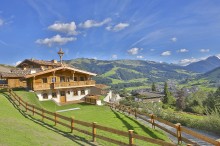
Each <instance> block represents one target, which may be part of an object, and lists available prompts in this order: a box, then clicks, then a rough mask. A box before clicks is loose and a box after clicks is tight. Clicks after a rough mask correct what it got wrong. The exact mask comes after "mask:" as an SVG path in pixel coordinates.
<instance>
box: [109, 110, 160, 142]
mask: <svg viewBox="0 0 220 146" xmlns="http://www.w3.org/2000/svg"><path fill="white" fill-rule="evenodd" d="M111 110H112V112H113V113H114V114H115V115H116V117H117V118H118V119H120V120H121V121H122V123H123V124H124V125H125V126H126V127H127V128H128V130H134V128H141V129H142V130H143V131H144V132H145V133H147V134H148V135H149V136H150V137H151V138H155V139H160V140H163V139H161V138H160V137H158V136H157V135H156V134H155V133H154V132H153V131H151V130H149V129H148V128H147V127H146V126H144V125H142V124H141V123H139V122H138V121H137V120H135V119H133V118H131V117H130V116H127V115H125V114H123V115H124V116H125V117H126V118H128V119H129V120H131V121H133V122H134V123H135V124H137V125H138V127H133V126H132V125H131V124H129V123H128V122H127V121H125V120H124V119H123V118H122V117H121V116H120V115H119V114H118V113H117V111H115V110H113V109H111ZM134 133H136V134H138V133H137V132H135V131H134Z"/></svg>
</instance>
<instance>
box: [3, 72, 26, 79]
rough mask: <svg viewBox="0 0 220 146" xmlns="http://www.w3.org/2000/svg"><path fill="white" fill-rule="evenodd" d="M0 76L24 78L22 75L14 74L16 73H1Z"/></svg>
mask: <svg viewBox="0 0 220 146" xmlns="http://www.w3.org/2000/svg"><path fill="white" fill-rule="evenodd" d="M0 76H1V77H2V78H6V77H7V78H20V77H24V75H23V74H16V73H10V72H1V73H0Z"/></svg>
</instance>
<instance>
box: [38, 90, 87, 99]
mask: <svg viewBox="0 0 220 146" xmlns="http://www.w3.org/2000/svg"><path fill="white" fill-rule="evenodd" d="M84 90H85V95H81V90H78V96H74V93H73V89H69V90H66V91H65V92H66V101H74V100H80V99H82V98H83V97H85V96H86V95H88V94H89V92H90V89H89V88H86V89H84ZM68 91H70V94H68ZM35 93H36V94H37V97H38V99H39V101H47V100H51V99H52V98H53V97H52V91H50V90H48V91H36V92H35ZM42 93H47V95H48V99H43V95H42ZM56 93H57V98H53V100H55V101H56V102H60V90H56Z"/></svg>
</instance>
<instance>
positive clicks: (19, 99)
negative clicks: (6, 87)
mask: <svg viewBox="0 0 220 146" xmlns="http://www.w3.org/2000/svg"><path fill="white" fill-rule="evenodd" d="M20 105H21V98H20V97H18V106H20Z"/></svg>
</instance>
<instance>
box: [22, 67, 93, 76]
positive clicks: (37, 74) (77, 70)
mask: <svg viewBox="0 0 220 146" xmlns="http://www.w3.org/2000/svg"><path fill="white" fill-rule="evenodd" d="M58 70H70V71H74V72H79V73H83V74H88V75H91V76H96V75H97V74H95V73H91V72H87V71H84V70H80V69H76V68H72V67H66V66H61V67H57V68H54V69H49V70H45V71H41V72H38V73H34V74H29V75H26V76H25V78H32V77H35V76H39V75H43V74H46V73H50V72H54V71H58Z"/></svg>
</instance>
